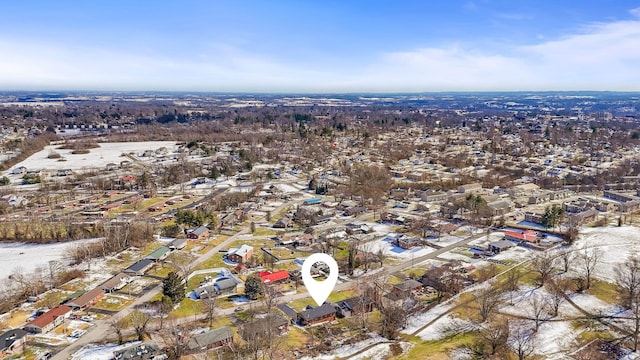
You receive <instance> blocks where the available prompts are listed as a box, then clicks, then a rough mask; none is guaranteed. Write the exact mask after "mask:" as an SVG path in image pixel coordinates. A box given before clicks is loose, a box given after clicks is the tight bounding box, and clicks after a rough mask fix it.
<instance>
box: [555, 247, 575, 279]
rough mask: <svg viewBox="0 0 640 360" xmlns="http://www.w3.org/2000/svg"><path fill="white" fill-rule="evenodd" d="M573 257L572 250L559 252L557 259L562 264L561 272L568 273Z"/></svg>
mask: <svg viewBox="0 0 640 360" xmlns="http://www.w3.org/2000/svg"><path fill="white" fill-rule="evenodd" d="M573 257H574V252H573V250H569V249H564V250H562V251H560V254H559V255H558V259H560V261H561V263H562V272H564V273H566V272H567V271H569V267H570V265H571V261H572V260H573Z"/></svg>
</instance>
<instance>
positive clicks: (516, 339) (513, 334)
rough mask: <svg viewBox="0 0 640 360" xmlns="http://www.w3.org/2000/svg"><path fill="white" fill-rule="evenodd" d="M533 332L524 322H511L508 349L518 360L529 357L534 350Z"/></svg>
mask: <svg viewBox="0 0 640 360" xmlns="http://www.w3.org/2000/svg"><path fill="white" fill-rule="evenodd" d="M534 337H535V331H533V329H532V328H530V327H528V326H527V325H526V324H525V322H524V321H517V322H515V323H514V322H512V323H511V324H510V327H509V342H508V344H509V347H510V348H511V351H513V352H514V353H515V354H516V355H517V356H518V360H525V359H527V358H529V357H530V356H531V354H532V353H533V350H534Z"/></svg>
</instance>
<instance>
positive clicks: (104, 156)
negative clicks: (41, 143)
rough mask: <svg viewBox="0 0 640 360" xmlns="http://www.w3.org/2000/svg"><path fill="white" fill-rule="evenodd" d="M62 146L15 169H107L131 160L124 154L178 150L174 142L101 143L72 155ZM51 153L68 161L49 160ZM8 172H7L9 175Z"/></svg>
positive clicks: (47, 148) (28, 159) (19, 164)
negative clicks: (161, 149)
mask: <svg viewBox="0 0 640 360" xmlns="http://www.w3.org/2000/svg"><path fill="white" fill-rule="evenodd" d="M59 147H60V145H48V146H45V148H44V149H43V150H41V151H39V152H37V153H35V154H33V155H31V156H29V157H28V158H27V159H25V160H24V161H22V162H20V163H18V164H16V165H15V166H14V168H17V167H20V166H24V167H26V168H27V169H38V170H43V169H51V170H58V169H71V170H82V169H90V168H92V169H95V168H101V169H103V168H105V167H106V165H107V164H108V163H115V164H120V161H122V160H130V159H129V158H127V157H122V156H120V155H122V154H123V153H131V152H132V153H134V154H135V155H140V154H141V153H143V152H144V151H145V150H156V149H159V148H161V147H165V148H167V150H168V151H169V152H172V151H173V150H175V149H176V148H177V146H176V143H175V142H172V141H146V142H114V143H100V147H99V148H95V149H90V152H89V153H88V154H72V153H71V152H72V150H64V149H58V148H59ZM51 152H56V153H58V154H60V155H61V156H62V157H63V158H64V159H66V160H67V161H58V159H49V158H47V156H49V154H50V153H51ZM7 173H8V172H5V174H7Z"/></svg>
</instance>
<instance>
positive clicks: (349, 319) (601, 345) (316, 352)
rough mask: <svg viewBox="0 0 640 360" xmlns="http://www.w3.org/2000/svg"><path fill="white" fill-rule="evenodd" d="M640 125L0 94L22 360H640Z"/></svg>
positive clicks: (2, 187)
mask: <svg viewBox="0 0 640 360" xmlns="http://www.w3.org/2000/svg"><path fill="white" fill-rule="evenodd" d="M639 124H640V94H639V93H620V92H576V93H572V92H531V93H527V92H516V93H425V94H388V95H380V94H348V95H345V94H323V95H317V94H309V95H301V94H255V95H254V94H221V93H170V92H164V93H162V92H161V93H134V92H113V93H107V92H83V93H80V92H74V93H66V92H58V93H54V92H0V149H1V151H0V161H1V163H0V169H2V173H1V174H0V264H1V265H2V266H0V359H5V358H7V359H29V360H32V359H38V360H44V359H56V360H58V359H60V360H66V359H74V360H80V359H118V360H119V359H140V360H145V359H194V360H196V359H255V360H258V359H261V360H262V359H265V360H266V359H306V360H312V359H352V360H356V359H360V360H365V359H396V360H400V359H520V360H523V359H578V360H582V359H596V360H597V359H640V356H638V355H636V352H637V350H638V347H639V344H640V291H639V289H640V255H638V254H639V252H640V231H639V230H640V126H639ZM314 253H326V254H330V255H331V256H332V257H333V258H334V259H335V260H336V261H337V263H338V266H339V270H340V274H339V276H338V283H337V285H336V287H335V289H334V291H333V292H332V294H331V295H330V296H329V298H328V299H327V301H326V302H325V303H324V304H322V305H320V306H318V305H317V304H315V302H314V301H313V300H312V298H311V296H310V295H309V293H308V292H307V290H306V289H305V286H304V284H303V281H302V276H301V272H300V270H301V267H302V263H303V262H304V259H305V258H306V257H308V256H310V255H311V254H314ZM328 271H329V269H328V267H327V266H326V265H325V264H323V263H316V264H315V265H314V266H313V267H312V275H313V276H314V277H315V278H317V279H319V280H322V279H325V278H326V277H327V276H328Z"/></svg>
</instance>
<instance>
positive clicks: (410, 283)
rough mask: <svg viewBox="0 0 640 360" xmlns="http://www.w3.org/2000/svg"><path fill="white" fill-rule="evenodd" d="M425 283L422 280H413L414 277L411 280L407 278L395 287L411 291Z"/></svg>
mask: <svg viewBox="0 0 640 360" xmlns="http://www.w3.org/2000/svg"><path fill="white" fill-rule="evenodd" d="M422 286H423V285H422V283H421V282H419V281H416V280H413V279H409V280H405V281H403V282H401V283H399V284H396V285H395V287H397V288H398V289H400V290H403V291H411V290H413V289H417V288H421V287H422Z"/></svg>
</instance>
